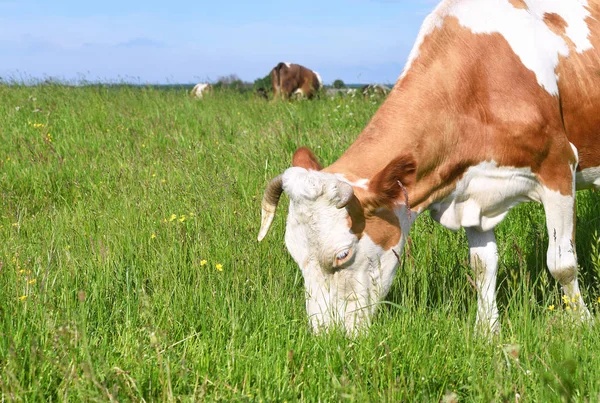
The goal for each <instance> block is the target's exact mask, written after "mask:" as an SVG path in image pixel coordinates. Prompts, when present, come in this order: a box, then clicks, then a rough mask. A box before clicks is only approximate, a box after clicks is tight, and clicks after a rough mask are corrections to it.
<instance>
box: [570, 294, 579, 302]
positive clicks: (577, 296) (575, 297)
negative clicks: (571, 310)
mask: <svg viewBox="0 0 600 403" xmlns="http://www.w3.org/2000/svg"><path fill="white" fill-rule="evenodd" d="M578 298H579V294H577V295H576V296H574V297H573V299H571V302H573V303H575V302H577V301H578Z"/></svg>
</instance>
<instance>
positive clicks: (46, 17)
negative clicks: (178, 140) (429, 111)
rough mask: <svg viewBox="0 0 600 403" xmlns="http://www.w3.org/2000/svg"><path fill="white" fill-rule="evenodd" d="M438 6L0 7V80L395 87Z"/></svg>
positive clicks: (138, 0) (244, 2)
mask: <svg viewBox="0 0 600 403" xmlns="http://www.w3.org/2000/svg"><path fill="white" fill-rule="evenodd" d="M435 2H436V0H412V1H410V0H346V1H343V0H332V1H329V0H321V1H314V0H303V1H297V2H290V1H284V0H283V1H282V0H279V1H272V2H255V1H248V0H239V1H238V0H235V1H231V0H194V1H192V0H171V1H164V0H162V1H156V0H120V1H117V0H102V1H94V0H90V1H86V0H0V55H1V56H2V57H1V60H2V63H1V65H0V77H3V78H5V79H6V78H16V79H19V78H22V79H30V78H44V77H48V76H51V77H58V78H61V79H65V80H77V79H80V78H86V79H88V80H93V81H118V80H121V79H125V80H129V81H136V82H142V83H146V82H149V83H193V82H200V81H214V80H216V79H217V78H218V77H219V76H223V75H228V74H237V75H238V76H240V77H241V78H242V79H244V80H248V81H253V80H254V79H255V78H258V77H262V76H265V75H266V74H267V73H268V72H269V71H270V69H271V68H272V67H273V66H274V65H276V64H277V63H278V62H280V61H286V62H294V63H300V64H303V65H305V66H307V67H309V68H312V69H314V70H316V71H318V72H319V73H320V74H321V76H322V77H323V81H325V82H326V83H330V82H332V81H333V80H335V79H336V78H341V79H342V80H344V81H345V82H361V83H364V82H383V83H394V82H395V80H396V78H397V77H398V76H399V74H400V71H401V70H402V67H403V65H404V62H405V61H406V58H407V56H408V53H409V51H410V49H411V47H412V44H413V42H414V40H415V38H416V35H417V32H418V29H419V26H420V25H421V22H422V21H423V19H424V18H425V16H426V15H427V13H428V12H429V11H431V10H432V9H433V7H434V6H435Z"/></svg>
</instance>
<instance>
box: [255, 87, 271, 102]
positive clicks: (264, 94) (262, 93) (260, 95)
mask: <svg viewBox="0 0 600 403" xmlns="http://www.w3.org/2000/svg"><path fill="white" fill-rule="evenodd" d="M254 95H255V96H256V97H257V98H260V99H269V95H267V90H265V89H264V88H263V87H260V88H257V89H256V91H254Z"/></svg>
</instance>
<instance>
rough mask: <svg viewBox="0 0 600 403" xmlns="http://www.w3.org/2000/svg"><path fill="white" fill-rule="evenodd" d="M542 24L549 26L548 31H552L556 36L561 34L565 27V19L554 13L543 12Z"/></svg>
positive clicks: (563, 32)
mask: <svg viewBox="0 0 600 403" xmlns="http://www.w3.org/2000/svg"><path fill="white" fill-rule="evenodd" d="M544 24H546V25H547V26H548V28H550V31H552V32H554V33H555V34H556V35H558V36H563V35H564V34H565V31H566V29H567V25H568V24H567V21H565V19H564V18H563V17H561V16H560V15H558V14H556V13H545V14H544Z"/></svg>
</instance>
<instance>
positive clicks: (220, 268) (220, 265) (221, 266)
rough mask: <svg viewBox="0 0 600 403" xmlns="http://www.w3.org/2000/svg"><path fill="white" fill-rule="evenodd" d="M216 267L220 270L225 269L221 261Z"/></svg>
mask: <svg viewBox="0 0 600 403" xmlns="http://www.w3.org/2000/svg"><path fill="white" fill-rule="evenodd" d="M215 267H216V268H217V270H218V271H223V265H222V264H221V263H218V264H217V265H216V266H215Z"/></svg>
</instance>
